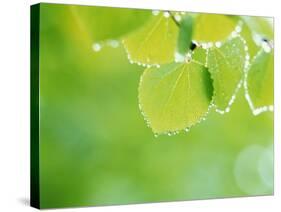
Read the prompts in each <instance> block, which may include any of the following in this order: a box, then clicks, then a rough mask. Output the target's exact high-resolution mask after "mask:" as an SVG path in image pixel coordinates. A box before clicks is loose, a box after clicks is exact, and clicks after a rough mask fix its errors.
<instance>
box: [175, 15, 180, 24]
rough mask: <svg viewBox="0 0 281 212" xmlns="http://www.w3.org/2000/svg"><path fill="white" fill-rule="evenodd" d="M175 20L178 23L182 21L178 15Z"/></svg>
mask: <svg viewBox="0 0 281 212" xmlns="http://www.w3.org/2000/svg"><path fill="white" fill-rule="evenodd" d="M175 19H176V21H178V22H180V21H181V16H180V15H178V14H177V15H175Z"/></svg>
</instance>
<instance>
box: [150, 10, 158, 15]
mask: <svg viewBox="0 0 281 212" xmlns="http://www.w3.org/2000/svg"><path fill="white" fill-rule="evenodd" d="M159 13H160V11H159V10H152V15H155V16H156V15H159Z"/></svg>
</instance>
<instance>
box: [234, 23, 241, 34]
mask: <svg viewBox="0 0 281 212" xmlns="http://www.w3.org/2000/svg"><path fill="white" fill-rule="evenodd" d="M235 31H236V32H238V33H239V32H241V31H242V27H241V26H240V25H237V26H236V27H235Z"/></svg>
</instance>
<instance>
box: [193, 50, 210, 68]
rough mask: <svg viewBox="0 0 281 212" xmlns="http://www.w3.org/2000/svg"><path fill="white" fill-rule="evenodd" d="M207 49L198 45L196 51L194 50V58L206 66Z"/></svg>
mask: <svg viewBox="0 0 281 212" xmlns="http://www.w3.org/2000/svg"><path fill="white" fill-rule="evenodd" d="M206 57H207V54H206V49H204V48H202V47H197V48H196V49H195V50H194V51H192V60H194V61H196V62H199V63H201V64H202V65H204V66H205V64H206Z"/></svg>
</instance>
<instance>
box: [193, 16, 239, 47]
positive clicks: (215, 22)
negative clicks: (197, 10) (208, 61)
mask: <svg viewBox="0 0 281 212" xmlns="http://www.w3.org/2000/svg"><path fill="white" fill-rule="evenodd" d="M236 24H237V21H236V20H235V19H233V18H230V17H228V16H226V15H216V14H200V15H198V16H197V17H196V20H195V26H194V37H193V39H194V40H196V41H201V42H214V41H220V40H224V39H226V38H227V37H228V36H229V35H230V33H231V32H232V31H234V29H235V26H236Z"/></svg>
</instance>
